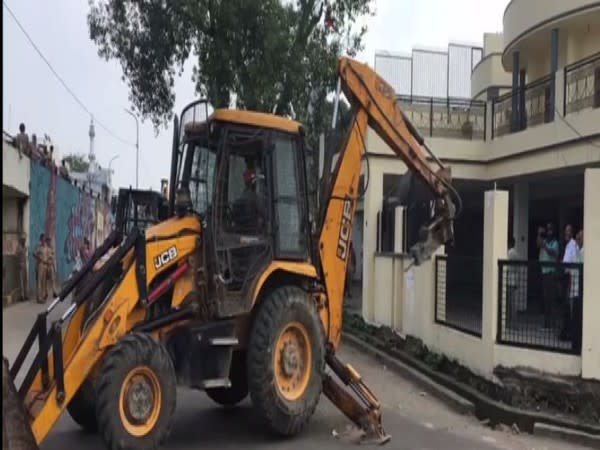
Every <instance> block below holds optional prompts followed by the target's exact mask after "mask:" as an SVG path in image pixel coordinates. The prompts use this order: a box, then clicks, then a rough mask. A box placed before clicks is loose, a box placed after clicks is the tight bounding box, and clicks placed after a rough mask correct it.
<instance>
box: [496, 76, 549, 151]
mask: <svg viewBox="0 0 600 450" xmlns="http://www.w3.org/2000/svg"><path fill="white" fill-rule="evenodd" d="M553 86H554V75H552V74H551V75H547V76H545V77H543V78H540V79H539V80H536V81H534V82H532V83H529V84H528V85H526V86H525V87H524V88H523V89H518V90H516V91H510V92H507V93H506V94H503V95H501V96H499V97H496V98H494V99H492V139H493V138H494V137H498V136H502V135H505V134H509V133H514V132H517V131H521V130H524V129H526V128H527V127H530V126H535V125H539V124H541V123H547V122H552V121H553V120H554V99H553V96H552V88H553ZM515 104H516V105H517V113H516V114H513V109H514V105H515Z"/></svg>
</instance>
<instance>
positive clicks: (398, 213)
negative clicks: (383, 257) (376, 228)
mask: <svg viewBox="0 0 600 450" xmlns="http://www.w3.org/2000/svg"><path fill="white" fill-rule="evenodd" d="M403 238H404V207H403V206H397V207H396V210H395V211H394V253H402V252H403V251H404V248H403V247H402V243H403V241H404V239H403Z"/></svg>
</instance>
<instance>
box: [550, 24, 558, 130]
mask: <svg viewBox="0 0 600 450" xmlns="http://www.w3.org/2000/svg"><path fill="white" fill-rule="evenodd" d="M557 70H558V28H554V29H552V30H551V31H550V73H556V71H557ZM555 102H556V84H552V85H551V86H550V104H551V105H554V104H555ZM549 114H550V119H551V120H554V109H551V110H550V112H549Z"/></svg>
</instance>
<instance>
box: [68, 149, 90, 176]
mask: <svg viewBox="0 0 600 450" xmlns="http://www.w3.org/2000/svg"><path fill="white" fill-rule="evenodd" d="M63 159H64V160H65V161H66V162H67V164H69V168H70V169H71V171H73V172H80V173H85V172H87V171H88V169H89V167H90V163H89V161H88V160H87V157H86V156H85V155H81V154H77V153H71V154H70V155H67V156H65V157H64V158H63Z"/></svg>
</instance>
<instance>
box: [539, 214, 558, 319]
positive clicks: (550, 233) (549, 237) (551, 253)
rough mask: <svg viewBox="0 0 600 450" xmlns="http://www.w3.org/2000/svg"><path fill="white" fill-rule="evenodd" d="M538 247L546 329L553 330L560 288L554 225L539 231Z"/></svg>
mask: <svg viewBox="0 0 600 450" xmlns="http://www.w3.org/2000/svg"><path fill="white" fill-rule="evenodd" d="M537 246H538V248H539V250H540V253H539V261H540V262H541V263H545V264H543V265H542V289H543V298H544V328H545V329H551V328H553V326H554V325H555V322H556V318H557V316H558V312H557V309H558V294H559V286H558V282H557V278H556V266H555V265H552V264H550V263H557V262H558V256H559V252H560V249H559V245H558V240H557V239H556V237H555V234H554V225H552V224H551V223H548V225H547V226H546V230H545V232H543V230H539V232H538V237H537Z"/></svg>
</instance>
